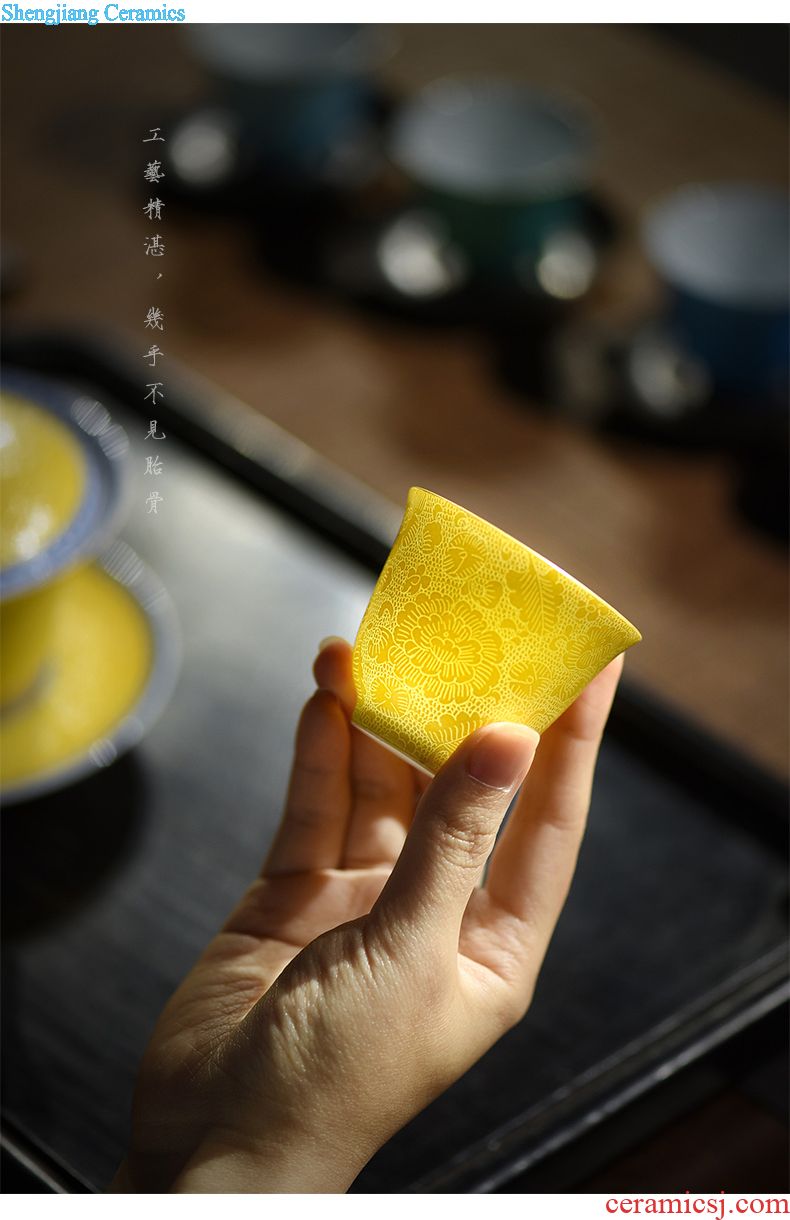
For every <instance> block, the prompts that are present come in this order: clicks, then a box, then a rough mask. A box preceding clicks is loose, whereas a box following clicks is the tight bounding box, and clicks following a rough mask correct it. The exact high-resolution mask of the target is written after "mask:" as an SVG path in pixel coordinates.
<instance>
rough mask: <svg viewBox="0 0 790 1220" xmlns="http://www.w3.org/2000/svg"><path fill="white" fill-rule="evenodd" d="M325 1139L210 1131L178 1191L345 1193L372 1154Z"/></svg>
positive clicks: (175, 1189) (180, 1180)
mask: <svg viewBox="0 0 790 1220" xmlns="http://www.w3.org/2000/svg"><path fill="white" fill-rule="evenodd" d="M374 1151H375V1148H371V1149H370V1150H367V1151H363V1150H361V1149H352V1148H346V1147H340V1146H338V1145H336V1144H334V1143H333V1142H332V1141H331V1140H329V1139H327V1138H326V1135H325V1134H324V1133H322V1135H321V1137H320V1138H319V1137H316V1136H308V1135H301V1134H300V1135H299V1136H288V1137H280V1138H276V1139H270V1140H269V1139H263V1138H262V1139H261V1140H259V1141H255V1142H246V1141H244V1142H241V1141H239V1140H238V1138H237V1137H236V1136H235V1135H233V1136H221V1135H217V1134H212V1135H210V1136H208V1137H207V1138H206V1139H205V1140H204V1141H203V1142H202V1143H201V1145H200V1146H199V1148H198V1149H197V1150H196V1151H195V1153H194V1155H193V1156H192V1157H190V1159H189V1161H188V1162H187V1164H186V1165H185V1166H184V1169H183V1170H182V1171H181V1173H180V1174H179V1175H178V1177H177V1178H176V1180H175V1182H174V1183H173V1185H172V1187H171V1190H172V1191H173V1192H174V1193H176V1194H181V1193H183V1194H226V1193H232V1194H343V1193H345V1191H347V1190H348V1188H349V1186H350V1185H351V1183H352V1182H353V1181H354V1179H355V1178H356V1176H357V1174H358V1173H359V1172H360V1170H361V1169H362V1168H363V1166H364V1165H365V1164H366V1163H367V1161H368V1160H369V1159H370V1157H371V1156H372V1154H373V1152H374Z"/></svg>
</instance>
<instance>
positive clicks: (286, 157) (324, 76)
mask: <svg viewBox="0 0 790 1220" xmlns="http://www.w3.org/2000/svg"><path fill="white" fill-rule="evenodd" d="M185 34H186V37H187V38H188V40H189V43H190V47H191V50H192V54H193V56H194V58H195V59H196V60H197V61H198V62H199V63H200V64H201V65H202V66H203V68H204V69H205V70H206V71H207V72H208V74H209V77H210V79H211V81H212V83H213V86H214V90H215V94H216V96H217V100H218V101H219V102H220V103H221V104H222V105H223V106H225V107H227V109H228V110H230V111H231V112H232V113H233V114H234V116H235V117H236V120H237V121H238V123H239V126H240V130H241V136H242V138H243V139H244V140H246V141H247V142H249V143H250V144H252V145H254V146H255V149H256V151H257V154H258V156H259V158H260V160H261V161H262V162H263V163H264V165H265V166H266V167H267V168H268V169H270V170H271V172H272V173H273V174H274V175H275V176H277V175H280V176H284V177H297V178H306V177H312V176H315V175H316V173H317V172H318V170H320V168H321V166H322V165H323V164H324V163H325V162H326V160H327V158H328V157H330V156H331V154H332V150H333V148H334V147H336V146H337V144H338V142H340V141H343V140H344V139H347V138H349V137H352V138H353V136H354V135H355V134H356V131H357V130H358V129H359V127H360V125H361V124H363V123H364V121H365V117H366V114H367V112H368V110H369V106H370V99H371V94H372V74H373V71H374V70H375V68H377V67H378V65H379V64H380V63H381V62H382V61H383V59H384V58H386V56H387V54H388V53H389V50H390V48H391V41H390V38H389V35H388V32H387V30H386V27H382V26H372V25H348V24H332V25H328V24H327V25H319V24H313V23H309V22H305V23H301V24H298V25H278V24H272V23H270V24H258V25H244V24H238V25H191V26H189V27H188V28H187V29H186V31H185Z"/></svg>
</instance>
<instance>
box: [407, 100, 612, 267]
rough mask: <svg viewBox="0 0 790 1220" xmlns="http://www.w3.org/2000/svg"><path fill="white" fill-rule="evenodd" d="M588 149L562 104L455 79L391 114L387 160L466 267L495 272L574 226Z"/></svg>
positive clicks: (573, 109)
mask: <svg viewBox="0 0 790 1220" xmlns="http://www.w3.org/2000/svg"><path fill="white" fill-rule="evenodd" d="M595 145H596V139H595V134H594V125H593V122H592V119H591V117H590V116H589V114H588V113H587V112H586V110H585V108H584V107H582V106H581V105H580V104H578V103H576V102H574V101H572V100H571V99H568V98H565V97H563V96H559V95H553V94H550V93H545V92H542V91H541V90H538V89H534V88H532V87H531V86H529V85H526V84H522V83H520V82H518V81H509V80H504V79H498V78H488V77H484V78H473V77H470V78H460V77H458V78H447V79H445V80H440V81H437V82H435V83H434V84H432V85H429V86H428V87H427V88H425V89H423V90H422V91H421V92H420V93H418V94H417V95H416V96H415V97H414V98H413V99H412V100H411V101H409V102H408V103H406V104H405V105H404V106H403V107H402V108H401V109H400V111H399V112H398V114H397V115H396V117H395V120H394V122H393V124H392V127H391V130H390V133H389V140H388V154H389V157H390V160H391V161H392V162H393V163H394V165H395V166H397V168H398V169H399V170H401V172H402V173H404V174H405V175H406V177H407V178H408V179H410V180H411V181H412V183H413V184H414V185H415V186H416V187H417V188H418V192H419V194H420V196H421V197H422V202H423V203H424V204H425V205H426V207H427V208H429V209H430V210H431V212H433V213H434V214H435V215H437V216H439V217H440V218H441V219H442V220H443V222H444V223H445V225H446V227H447V230H448V235H449V236H450V238H451V239H452V240H453V241H454V242H456V243H457V245H458V246H459V247H460V248H461V249H462V250H463V251H464V253H465V254H466V256H467V258H468V259H469V261H470V263H471V264H472V266H473V267H474V268H475V269H476V270H478V271H482V272H484V273H486V272H493V273H496V272H501V271H502V270H504V269H506V268H507V267H508V266H509V265H511V264H512V262H513V260H514V259H516V258H518V257H520V256H527V257H529V256H532V257H535V256H537V255H538V254H539V252H540V250H541V248H542V247H543V246H544V244H545V242H546V241H547V239H548V238H550V237H551V235H552V234H553V233H555V232H557V231H560V230H567V229H574V228H575V227H577V226H579V225H580V224H581V223H582V221H583V217H584V206H585V198H586V194H587V189H588V185H589V179H590V173H591V168H592V164H593V160H594V155H595Z"/></svg>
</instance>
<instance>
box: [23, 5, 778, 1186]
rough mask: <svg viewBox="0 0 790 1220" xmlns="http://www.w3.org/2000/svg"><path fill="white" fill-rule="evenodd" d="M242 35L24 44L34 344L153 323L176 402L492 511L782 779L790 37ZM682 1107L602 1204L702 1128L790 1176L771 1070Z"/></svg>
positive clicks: (485, 30) (371, 30) (757, 32)
mask: <svg viewBox="0 0 790 1220" xmlns="http://www.w3.org/2000/svg"><path fill="white" fill-rule="evenodd" d="M245 29H246V27H233V26H227V27H220V26H194V27H189V28H179V27H175V26H167V27H157V28H155V29H153V28H152V29H146V28H144V27H133V26H130V27H124V28H123V29H122V30H121V29H117V28H112V27H109V26H98V27H95V28H92V29H88V28H84V27H66V26H64V27H62V28H58V29H57V30H49V29H43V28H30V27H20V26H14V27H5V28H4V31H3V39H2V48H1V50H2V76H3V86H2V90H3V106H2V163H3V165H2V168H3V175H2V215H3V220H2V250H1V254H2V262H1V265H0V270H1V271H2V295H3V312H4V323H5V327H6V328H12V329H13V330H14V332H15V333H23V332H26V331H28V332H29V331H33V330H47V331H49V332H51V333H55V334H59V333H65V332H66V331H69V332H71V331H75V330H76V331H79V332H81V333H90V334H101V335H103V336H106V337H111V338H112V339H113V340H114V341H118V342H120V343H122V344H125V345H126V347H127V348H128V350H129V352H130V353H132V354H133V355H134V356H136V357H139V359H140V363H139V368H140V383H141V387H142V385H143V384H145V383H146V382H148V381H151V380H153V379H154V375H153V374H149V371H148V369H147V367H146V365H145V364H143V362H142V356H143V353H144V352H145V351H146V350H147V349H148V347H149V346H150V344H151V343H152V342H156V343H158V344H159V345H160V346H161V349H162V351H163V352H164V359H165V360H166V363H165V364H164V365H163V369H164V371H161V372H160V370H159V369H157V373H156V377H157V379H158V378H160V377H161V379H162V380H163V382H165V385H166V383H167V380H168V378H172V379H175V378H177V376H178V370H179V368H181V369H182V370H187V371H188V372H189V374H198V375H201V376H203V377H205V378H208V379H209V380H210V381H211V382H213V383H215V384H216V385H218V386H220V387H222V389H223V390H224V391H228V392H230V393H231V394H233V395H235V396H236V397H238V398H239V399H241V400H243V401H244V402H245V403H247V404H249V405H250V406H251V407H252V408H254V409H255V410H256V411H257V412H259V413H260V414H261V415H262V416H264V417H266V418H267V419H268V420H270V421H273V422H274V423H275V424H277V425H279V426H280V427H281V428H283V429H285V430H286V431H287V432H288V433H289V434H291V435H292V436H294V437H296V438H298V439H300V440H301V441H304V442H306V443H307V445H308V446H310V447H311V449H313V450H315V451H316V452H317V453H318V454H320V455H321V456H322V457H323V458H325V459H328V461H329V462H331V463H332V464H333V465H334V466H335V467H336V468H337V469H338V470H340V471H342V472H344V473H345V474H347V475H351V476H354V477H355V478H356V479H358V480H360V481H361V482H362V483H364V484H366V485H367V486H368V487H369V488H371V489H372V490H373V491H374V492H376V493H378V494H379V495H380V496H381V497H383V498H384V499H386V500H387V501H389V502H391V503H393V504H395V505H402V504H403V503H404V501H405V496H406V491H407V489H408V488H409V487H410V486H411V485H413V484H419V485H422V486H425V487H428V488H431V489H433V490H435V491H437V492H439V493H441V494H442V495H444V496H446V497H448V498H450V499H452V500H455V501H457V502H459V503H461V504H463V505H464V506H466V507H467V508H469V509H471V510H473V511H475V512H477V513H478V514H480V515H482V516H484V517H486V518H487V519H489V520H491V521H494V522H495V523H496V524H498V525H499V526H501V527H502V528H504V529H505V530H507V531H508V532H510V533H512V534H514V535H515V536H517V537H519V538H521V539H523V540H524V541H525V542H527V543H528V544H529V545H531V546H532V547H533V548H535V549H536V550H538V551H540V552H541V553H543V554H545V555H547V556H549V557H550V558H551V559H552V560H554V561H555V562H556V563H557V564H559V565H560V566H562V567H563V568H565V569H566V570H568V571H570V572H572V573H573V574H574V575H575V576H577V577H578V578H579V579H580V580H582V581H584V582H585V583H587V584H588V585H590V586H591V587H592V588H594V589H595V590H596V591H597V592H599V593H600V594H601V595H602V596H604V597H605V598H606V599H607V600H609V601H610V602H611V603H612V604H613V605H615V606H616V607H617V608H618V609H619V610H621V611H622V612H623V613H624V614H625V615H627V616H628V618H629V619H630V620H631V621H632V622H634V623H635V624H636V625H637V626H638V627H639V629H640V630H641V632H642V634H643V643H641V644H640V645H639V647H638V648H635V649H634V650H633V651H632V652H631V653H629V656H628V663H627V671H628V673H629V675H630V676H631V678H632V679H634V680H635V681H638V682H639V683H641V684H642V685H643V686H644V687H646V688H647V689H649V690H650V691H651V692H652V693H653V694H654V695H656V696H657V697H658V698H659V699H660V700H661V701H662V702H663V703H665V704H666V705H667V707H668V708H670V709H672V710H677V711H679V712H681V713H682V714H683V715H684V717H686V718H687V719H688V721H690V722H692V723H696V724H698V725H699V726H702V727H703V728H704V729H705V730H707V731H708V732H710V733H711V734H713V735H715V736H716V737H717V738H718V739H719V740H720V741H721V742H722V743H723V745H724V747H725V749H727V750H732V751H733V752H737V753H740V754H743V755H746V756H748V757H749V758H750V759H751V760H752V762H753V763H755V764H757V765H758V766H759V768H760V769H761V771H762V772H764V773H765V774H766V775H768V776H770V777H772V778H773V779H774V780H777V781H786V779H787V776H788V754H787V742H788V711H787V708H788V701H787V664H788V641H787V621H788V615H787V611H788V590H787V410H786V408H787V343H788V339H787V309H788V296H787V269H788V247H787V243H788V232H787V189H788V154H787V147H788V145H787V136H788V122H787V117H788V116H787V86H788V63H787V37H786V33H787V32H786V28H785V27H784V26H766V25H762V26H733V25H727V26H693V25H692V26H661V27H651V26H612V25H551V24H546V25H518V26H507V25H468V24H467V25H431V24H425V25H419V26H394V27H387V28H384V27H345V26H332V27H309V26H306V27H301V30H300V32H299V33H298V34H297V33H295V32H294V27H277V26H258V27H254V30H255V31H257V32H258V34H250V33H249V31H248V32H247V33H246V34H245ZM267 31H268V33H267ZM152 129H159V130H160V132H161V135H162V136H163V137H164V139H165V143H146V144H143V143H142V140H143V139H144V138H145V137H146V136H147V135H148V134H149V132H150V131H151V130H152ZM155 155H156V156H158V157H160V158H161V162H162V168H163V171H164V174H165V177H164V178H163V179H161V180H160V181H157V180H156V179H154V180H152V181H150V182H147V181H144V179H143V166H144V164H146V163H148V162H149V161H151V160H153V159H154V157H155ZM149 199H152V200H156V199H160V200H162V201H164V210H163V211H162V213H161V219H160V220H157V219H156V218H155V216H153V217H151V218H150V219H149V218H148V217H147V216H146V214H145V213H144V211H143V207H144V205H145V204H146V202H147V201H148V200H149ZM157 233H158V234H160V235H161V236H162V239H163V241H164V243H165V247H166V248H165V254H164V256H163V257H161V258H159V259H158V260H155V259H153V258H150V257H147V256H146V254H145V252H144V251H145V244H146V241H147V240H148V236H149V235H151V234H157ZM154 264H156V269H155V270H154V266H153V265H154ZM159 271H161V276H162V278H161V280H156V279H155V274H157V273H158V272H159ZM152 306H156V307H157V308H159V309H161V310H162V311H163V314H164V317H165V326H164V329H163V330H162V332H161V333H160V332H159V331H152V330H151V329H150V328H149V329H146V328H145V327H144V321H145V319H146V316H147V314H148V311H149V309H150V308H151V307H152ZM144 374H145V375H144ZM141 393H142V390H141ZM150 414H151V415H152V416H153V415H154V414H156V412H155V411H153V410H152V411H151V413H150ZM139 486H140V487H142V478H140V480H139ZM141 494H142V493H141ZM166 507H167V506H165V508H166ZM174 511H179V510H178V509H174ZM180 511H182V512H186V508H184V507H182V509H181V510H180ZM160 575H161V576H162V577H163V579H164V580H165V582H167V572H166V571H165V570H163V569H161V565H160ZM330 626H331V625H330ZM771 1070H772V1071H775V1070H778V1069H771ZM747 1092H748V1090H747ZM755 1098H756V1100H755ZM684 1122H685V1123H686V1124H691V1125H690V1126H686V1127H683V1126H675V1127H673V1128H672V1129H671V1130H668V1131H667V1132H665V1133H664V1134H663V1135H661V1136H660V1137H656V1138H654V1140H653V1142H652V1143H651V1144H650V1146H649V1148H647V1147H646V1148H642V1149H641V1150H637V1151H636V1152H634V1153H632V1154H631V1156H632V1159H631V1161H627V1162H624V1163H621V1164H620V1167H619V1169H618V1171H617V1173H616V1174H615V1176H614V1177H610V1178H607V1177H606V1176H605V1175H604V1176H602V1177H600V1178H599V1179H598V1180H597V1183H596V1184H594V1185H592V1186H591V1187H590V1188H591V1189H601V1190H608V1189H610V1188H625V1189H627V1188H630V1187H631V1186H632V1185H634V1186H641V1187H643V1188H645V1189H648V1188H650V1186H651V1184H652V1181H654V1182H656V1183H658V1185H657V1186H656V1188H657V1189H662V1188H666V1181H665V1180H664V1179H662V1173H663V1170H662V1168H661V1166H662V1165H663V1167H664V1169H666V1167H667V1166H671V1167H673V1168H674V1167H677V1166H679V1165H682V1163H683V1160H682V1158H683V1149H684V1148H685V1147H687V1146H688V1145H689V1144H690V1143H691V1144H692V1145H693V1146H694V1147H695V1148H696V1149H697V1152H698V1150H699V1149H700V1148H702V1147H707V1148H712V1147H713V1146H714V1145H715V1146H716V1147H717V1148H718V1155H719V1160H718V1161H717V1160H716V1158H715V1157H713V1154H712V1153H711V1158H712V1159H711V1165H710V1166H709V1167H708V1169H709V1172H708V1170H705V1169H703V1170H702V1171H700V1172H699V1173H697V1178H696V1180H695V1181H693V1182H692V1181H690V1180H688V1178H684V1179H683V1180H682V1181H681V1180H678V1182H677V1188H678V1189H681V1190H682V1189H685V1188H687V1187H691V1188H698V1189H719V1188H720V1187H721V1186H726V1185H727V1183H724V1182H721V1183H719V1184H718V1185H717V1182H718V1178H717V1174H718V1175H720V1173H721V1165H722V1164H723V1163H728V1164H732V1163H733V1158H738V1157H740V1158H741V1160H740V1162H739V1163H740V1164H741V1165H742V1168H743V1174H742V1178H741V1181H742V1182H744V1183H747V1185H745V1186H744V1189H780V1188H781V1186H782V1182H784V1181H786V1154H785V1150H784V1149H785V1142H786V1128H785V1126H784V1123H783V1122H782V1121H781V1120H780V1118H778V1117H777V1115H776V1110H775V1107H774V1108H773V1109H772V1106H771V1105H770V1104H768V1103H767V1102H766V1101H765V1089H764V1088H763V1086H762V1085H759V1086H758V1085H755V1086H754V1090H753V1093H752V1094H750V1095H749V1096H747V1095H746V1093H744V1092H743V1091H740V1092H739V1091H738V1090H730V1091H727V1092H725V1093H724V1094H723V1095H721V1096H719V1097H718V1099H717V1100H716V1101H715V1102H708V1103H706V1105H705V1106H704V1107H702V1108H701V1109H700V1110H699V1111H698V1112H696V1114H693V1115H691V1117H689V1118H687V1119H685V1120H684ZM694 1124H696V1126H695V1125H694ZM645 1157H647V1158H648V1159H647V1161H645ZM651 1157H652V1160H650V1158H651ZM640 1158H641V1160H640ZM646 1165H647V1166H648V1168H646ZM650 1166H652V1168H650ZM656 1166H658V1169H656ZM695 1166H696V1168H695V1172H697V1170H700V1162H699V1157H698V1156H697V1160H696V1162H695ZM651 1173H653V1179H652V1181H648V1178H649V1177H650V1174H651ZM706 1173H707V1176H706ZM645 1174H647V1177H645ZM699 1183H705V1185H699ZM748 1183H751V1185H749V1184H748Z"/></svg>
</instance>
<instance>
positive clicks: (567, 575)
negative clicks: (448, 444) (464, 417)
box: [407, 485, 642, 648]
mask: <svg viewBox="0 0 790 1220" xmlns="http://www.w3.org/2000/svg"><path fill="white" fill-rule="evenodd" d="M414 491H421V492H425V493H426V495H429V496H431V497H432V498H434V499H436V500H441V501H442V502H443V503H444V504H449V505H450V506H451V507H452V508H457V509H459V510H460V511H461V512H462V513H465V514H466V515H467V516H469V517H474V519H475V520H476V521H479V522H481V524H482V525H485V526H486V527H487V528H488V529H491V530H494V531H495V532H496V533H497V534H499V535H500V536H501V537H502V538H503V539H506V540H507V541H508V542H511V543H514V544H515V545H516V546H517V547H520V548H522V549H523V550H525V551H528V552H529V554H530V555H534V556H535V557H536V558H537V559H539V560H540V561H541V562H542V563H545V564H547V565H548V567H550V568H553V570H554V571H555V572H559V573H561V575H563V576H564V577H565V578H566V579H567V580H569V581H570V582H571V584H573V585H575V586H576V587H577V588H578V589H580V590H581V591H582V592H583V593H585V594H586V595H587V596H588V597H591V598H592V599H593V601H595V602H598V603H599V604H600V605H601V606H604V607H605V608H606V609H607V610H608V611H609V612H610V613H611V614H614V615H615V616H616V617H617V618H618V619H619V620H620V622H622V623H624V624H625V625H626V626H627V627H629V628H630V630H631V631H632V632H633V633H634V634H635V636H636V639H635V640H633V641H632V644H629V645H627V647H629V648H630V647H631V646H632V645H633V644H638V643H640V641H641V640H642V633H641V631H639V629H638V628H637V627H635V626H634V624H633V623H632V622H631V621H630V619H627V618H626V617H625V615H624V614H621V612H620V611H619V610H616V609H615V607H614V606H613V605H612V604H611V602H608V601H606V599H605V598H603V597H601V595H600V594H599V593H595V592H594V591H593V590H592V589H591V588H589V586H588V585H585V584H584V582H583V581H581V580H579V579H577V577H575V576H572V575H571V574H570V572H567V571H566V570H565V568H561V567H560V565H559V564H558V563H554V561H553V560H551V559H547V557H546V556H545V555H542V554H541V553H540V551H536V550H535V549H534V547H531V546H528V545H527V543H526V542H521V540H520V539H518V538H515V537H514V536H513V534H509V533H508V532H507V530H503V529H501V528H500V526H498V525H494V524H493V523H492V522H491V521H487V520H486V518H485V517H481V516H480V515H479V514H478V513H473V512H472V511H471V509H468V508H465V507H464V505H463V504H457V503H456V502H455V500H448V499H447V497H446V496H441V495H439V493H438V492H436V491H431V490H430V488H428V487H421V486H419V485H415V486H414V487H410V488H409V491H408V494H407V502H408V497H409V496H411V494H412V492H414Z"/></svg>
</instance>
